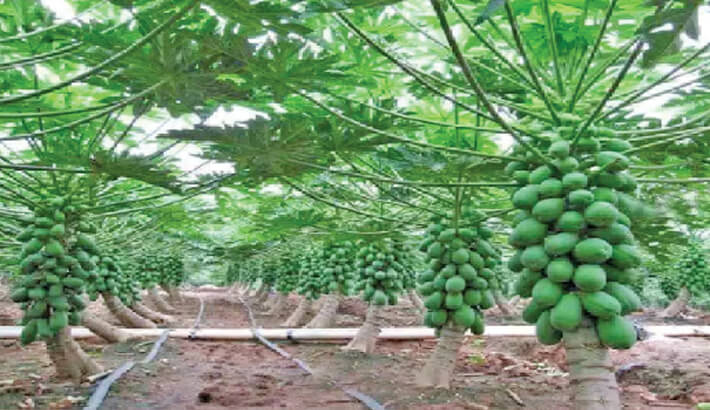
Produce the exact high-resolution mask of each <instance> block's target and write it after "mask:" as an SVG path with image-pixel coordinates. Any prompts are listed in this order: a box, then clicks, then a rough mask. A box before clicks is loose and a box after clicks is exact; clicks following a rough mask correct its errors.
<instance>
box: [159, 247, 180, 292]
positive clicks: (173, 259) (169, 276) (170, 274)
mask: <svg viewBox="0 0 710 410" xmlns="http://www.w3.org/2000/svg"><path fill="white" fill-rule="evenodd" d="M158 258H159V259H161V260H162V263H161V276H160V283H161V284H164V285H170V286H180V284H182V282H183V281H185V267H184V264H183V260H182V258H181V257H180V256H178V255H177V254H175V253H169V254H166V255H159V256H158Z"/></svg>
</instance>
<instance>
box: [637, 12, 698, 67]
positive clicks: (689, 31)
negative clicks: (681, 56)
mask: <svg viewBox="0 0 710 410" xmlns="http://www.w3.org/2000/svg"><path fill="white" fill-rule="evenodd" d="M653 3H654V4H656V5H657V6H658V7H659V8H661V7H664V6H667V5H669V4H670V7H668V8H667V9H665V10H662V11H660V12H658V13H656V14H654V15H653V16H649V17H647V18H646V19H644V22H643V25H642V26H641V28H640V29H639V33H641V34H643V35H644V36H645V38H646V41H647V42H648V46H649V48H648V49H647V50H646V51H644V54H643V61H642V65H643V67H644V68H649V67H652V66H653V65H655V64H656V63H658V62H659V60H661V59H662V58H663V57H665V56H667V55H671V54H674V53H676V52H678V51H679V50H680V46H681V39H680V35H681V34H686V35H687V36H688V37H690V38H692V39H695V40H697V39H698V36H699V27H700V25H699V20H698V8H699V7H700V6H701V4H702V3H703V2H702V1H701V0H656V1H654V2H653Z"/></svg>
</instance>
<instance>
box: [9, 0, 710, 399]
mask: <svg viewBox="0 0 710 410" xmlns="http://www.w3.org/2000/svg"><path fill="white" fill-rule="evenodd" d="M705 16H707V9H706V6H705V5H703V4H702V2H697V1H696V2H689V1H673V0H659V1H654V2H653V4H650V3H648V4H647V2H628V1H625V2H622V1H618V0H609V1H584V2H580V1H554V0H542V1H539V2H524V1H515V2H513V1H509V0H506V1H500V0H490V1H485V2H465V1H460V0H430V1H427V2H417V1H400V0H368V1H352V0H319V1H300V2H293V1H290V0H263V1H258V2H224V1H223V0H176V1H157V2H154V1H148V0H135V1H115V0H108V1H100V2H89V1H85V0H67V1H62V2H55V1H47V2H29V1H20V0H10V1H4V2H2V3H0V85H2V87H1V89H2V91H1V92H0V244H1V245H2V246H0V287H2V289H0V290H2V292H0V296H2V294H3V293H5V292H4V288H7V287H8V286H6V285H5V284H6V282H9V288H10V291H9V298H10V299H11V300H12V301H13V302H14V303H17V304H18V305H17V306H19V308H20V309H21V311H22V317H21V318H14V317H13V320H14V319H19V324H20V325H21V326H22V327H23V329H22V333H21V338H20V339H21V342H22V344H24V345H28V344H30V345H32V348H34V347H35V346H40V344H41V343H43V344H44V345H45V346H46V348H47V353H48V354H49V357H50V358H51V360H52V362H53V363H54V366H55V367H56V370H57V374H58V375H59V376H60V378H72V379H73V380H75V381H76V382H80V381H81V380H84V379H85V378H86V377H87V376H89V375H91V374H94V373H97V372H98V371H99V366H98V365H97V364H96V363H95V362H94V360H93V359H92V358H91V357H90V356H89V355H87V354H86V353H85V352H84V351H83V350H82V348H81V347H80V346H79V345H78V344H77V343H76V342H75V341H73V340H72V338H71V334H70V331H69V329H70V327H71V326H77V325H82V326H86V327H88V328H89V329H91V331H92V332H94V333H96V334H97V335H100V336H101V337H103V338H104V339H106V340H108V341H109V342H112V343H113V342H121V341H125V340H126V339H127V332H126V331H124V330H122V329H120V328H118V327H115V326H112V325H111V324H109V323H106V322H104V321H103V320H100V318H99V316H100V315H97V314H95V313H94V312H93V310H92V309H88V310H87V306H89V302H90V301H97V302H98V301H101V303H103V304H105V305H106V308H107V309H108V310H109V311H110V313H111V314H112V315H113V316H115V318H117V319H118V321H120V323H121V324H122V325H123V326H125V327H127V328H152V327H157V326H171V325H173V324H175V322H176V317H177V314H178V313H180V312H178V311H177V310H176V309H175V308H174V306H172V304H171V303H170V302H174V303H177V302H176V301H178V300H179V299H180V294H179V291H178V289H179V287H180V286H181V285H182V284H185V283H186V282H188V283H189V284H191V285H196V284H206V283H219V284H220V285H226V286H235V287H236V286H240V287H242V288H246V287H249V288H250V289H254V290H256V292H257V295H258V297H257V301H264V300H265V298H266V297H267V295H269V294H270V293H275V294H276V296H275V297H274V299H273V300H272V301H271V304H270V305H269V306H268V309H269V310H268V312H267V313H271V314H276V313H278V312H280V311H281V310H282V309H283V306H284V304H285V303H286V299H287V297H288V296H289V295H292V296H293V295H294V294H296V295H298V297H299V299H300V300H299V302H300V305H299V306H298V307H297V308H296V310H295V311H294V312H292V314H291V315H290V317H289V318H287V320H286V321H285V322H284V323H283V325H284V326H286V327H296V326H301V325H305V326H306V327H311V328H327V327H331V326H333V325H334V323H335V320H334V319H335V313H336V311H337V308H338V306H339V305H340V303H341V301H342V300H343V297H344V296H351V297H360V298H361V299H362V302H363V303H364V304H366V305H367V314H366V317H365V321H364V323H363V324H362V326H361V327H360V329H359V331H358V333H357V335H356V336H355V337H354V339H353V340H352V341H350V343H349V344H348V346H346V347H345V350H348V351H355V352H363V353H366V354H370V353H373V352H375V351H376V350H377V347H376V340H377V335H378V334H379V333H380V329H381V328H382V327H383V326H384V325H385V322H386V319H387V318H386V315H385V314H384V313H383V312H386V311H387V310H388V309H389V308H390V307H391V306H397V305H399V304H400V302H401V301H402V300H404V299H408V300H409V301H411V303H412V305H413V306H416V307H417V309H418V310H420V311H421V312H420V313H421V323H422V324H423V325H426V326H428V327H429V328H433V329H434V330H435V333H436V335H437V338H438V340H437V347H436V349H435V351H434V352H433V353H432V355H431V357H430V358H429V360H428V361H427V363H426V365H425V366H424V368H423V369H421V372H420V373H419V375H418V377H417V383H418V384H419V385H421V386H424V387H425V388H427V389H428V388H432V387H444V388H449V387H450V386H451V376H452V374H453V371H454V365H455V362H456V357H457V352H459V351H460V349H461V346H462V344H463V342H464V340H465V335H466V334H467V332H470V333H471V334H473V335H474V336H480V335H483V334H485V325H486V316H487V315H488V318H489V319H490V316H491V315H490V312H488V313H487V312H486V311H487V310H489V309H492V308H493V307H494V306H497V308H498V311H500V312H501V313H502V314H503V315H507V316H515V317H518V316H519V317H520V318H522V320H524V321H525V322H527V323H529V324H531V325H534V326H535V329H536V335H537V339H538V341H539V342H540V344H542V345H550V346H553V345H560V346H562V347H564V349H565V351H566V360H567V362H568V364H569V370H570V371H569V374H570V375H569V386H570V390H571V396H572V399H571V401H572V403H573V405H574V407H575V408H578V409H584V410H597V409H620V408H621V407H622V403H621V402H620V399H619V388H618V387H619V386H618V384H617V381H616V378H615V375H614V371H613V368H612V365H611V361H610V350H613V349H616V350H625V349H630V348H632V347H633V346H634V344H635V343H636V342H637V341H638V339H639V336H638V333H639V332H638V329H637V326H636V324H635V323H634V321H633V320H632V317H633V318H644V319H646V318H648V319H655V318H653V317H651V316H653V310H647V309H646V310H644V312H643V313H642V314H636V312H639V311H641V310H643V309H644V308H645V307H648V306H642V304H644V303H646V304H647V305H651V304H657V303H656V302H659V301H661V300H663V299H667V300H670V301H672V303H670V305H669V306H668V307H667V308H666V309H665V310H664V311H663V312H662V313H661V315H660V316H664V317H678V316H682V315H691V316H692V315H694V314H695V313H696V311H694V310H693V309H694V308H695V307H697V306H702V305H703V304H704V305H706V306H707V305H708V300H710V297H709V296H708V295H710V269H709V268H708V265H707V247H706V242H707V227H708V221H710V218H708V215H710V196H709V195H708V194H709V192H710V191H708V190H707V183H708V182H710V160H708V158H710V145H708V143H707V138H708V129H710V128H709V126H710V116H708V112H710V105H709V104H710V100H709V99H708V98H707V89H708V86H709V83H708V78H710V77H709V76H708V74H707V73H706V71H707V69H706V68H707V64H706V63H707V60H708V58H710V54H708V53H709V52H710V42H708V40H707V33H705V32H704V31H705V29H706V27H703V25H702V24H700V23H701V21H704V20H703V19H704V18H705ZM226 267H228V269H226ZM225 271H226V272H225ZM652 285H653V286H656V287H657V288H653V287H652ZM654 289H655V290H654ZM659 289H660V290H659ZM161 291H165V292H167V294H168V295H169V297H168V300H165V299H164V298H163V297H162V296H161ZM652 292H657V294H656V295H652V294H650V293H652ZM660 293H663V294H664V295H665V296H663V297H661V296H660ZM143 298H145V299H146V300H149V301H150V303H144V300H143ZM508 298H519V299H520V300H522V301H523V303H524V308H523V309H516V308H517V304H509V303H508V301H507V299H508ZM649 300H651V302H653V303H648V302H649ZM314 305H318V306H319V311H318V312H317V313H316V314H315V315H314V316H313V317H312V318H308V319H309V320H308V321H307V320H306V319H307V317H308V313H309V312H310V311H311V310H312V308H313V306H314ZM517 310H522V311H520V312H518V311H517ZM632 315H633V316H632ZM699 315H701V314H699ZM698 320H702V319H698ZM489 322H490V320H489ZM387 324H388V325H392V326H398V325H400V324H399V323H387ZM641 325H643V323H641Z"/></svg>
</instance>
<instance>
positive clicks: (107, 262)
mask: <svg viewBox="0 0 710 410" xmlns="http://www.w3.org/2000/svg"><path fill="white" fill-rule="evenodd" d="M94 261H95V263H96V265H97V267H96V269H95V272H96V279H95V280H92V281H89V283H88V284H87V286H86V293H87V294H88V295H89V299H91V300H96V298H97V297H98V294H99V293H103V292H107V293H110V294H112V295H114V296H116V297H118V298H119V299H121V302H123V303H124V304H125V305H126V306H131V305H132V304H133V303H134V302H137V301H140V299H141V297H140V290H139V289H138V288H137V287H136V285H135V282H134V281H133V279H132V278H131V277H130V276H129V275H127V274H125V273H124V272H123V270H122V269H121V267H120V266H119V265H118V263H116V261H115V260H114V259H113V258H112V257H110V256H98V255H96V256H95V257H94Z"/></svg>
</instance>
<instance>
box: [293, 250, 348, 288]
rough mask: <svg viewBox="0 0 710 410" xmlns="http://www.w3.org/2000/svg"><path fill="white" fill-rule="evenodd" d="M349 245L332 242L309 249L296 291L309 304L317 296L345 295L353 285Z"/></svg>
mask: <svg viewBox="0 0 710 410" xmlns="http://www.w3.org/2000/svg"><path fill="white" fill-rule="evenodd" d="M354 253H355V249H354V247H353V244H352V242H349V241H344V242H333V243H330V244H326V245H324V246H322V247H317V248H313V249H310V250H309V251H308V254H307V255H306V257H305V258H303V260H302V263H301V268H300V278H299V280H298V285H297V291H298V293H299V294H301V295H304V296H306V297H307V298H309V299H311V300H315V299H318V298H319V297H320V295H321V294H327V293H341V294H343V295H348V294H350V293H351V292H352V289H353V286H354V284H355V269H354V268H353V258H354Z"/></svg>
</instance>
